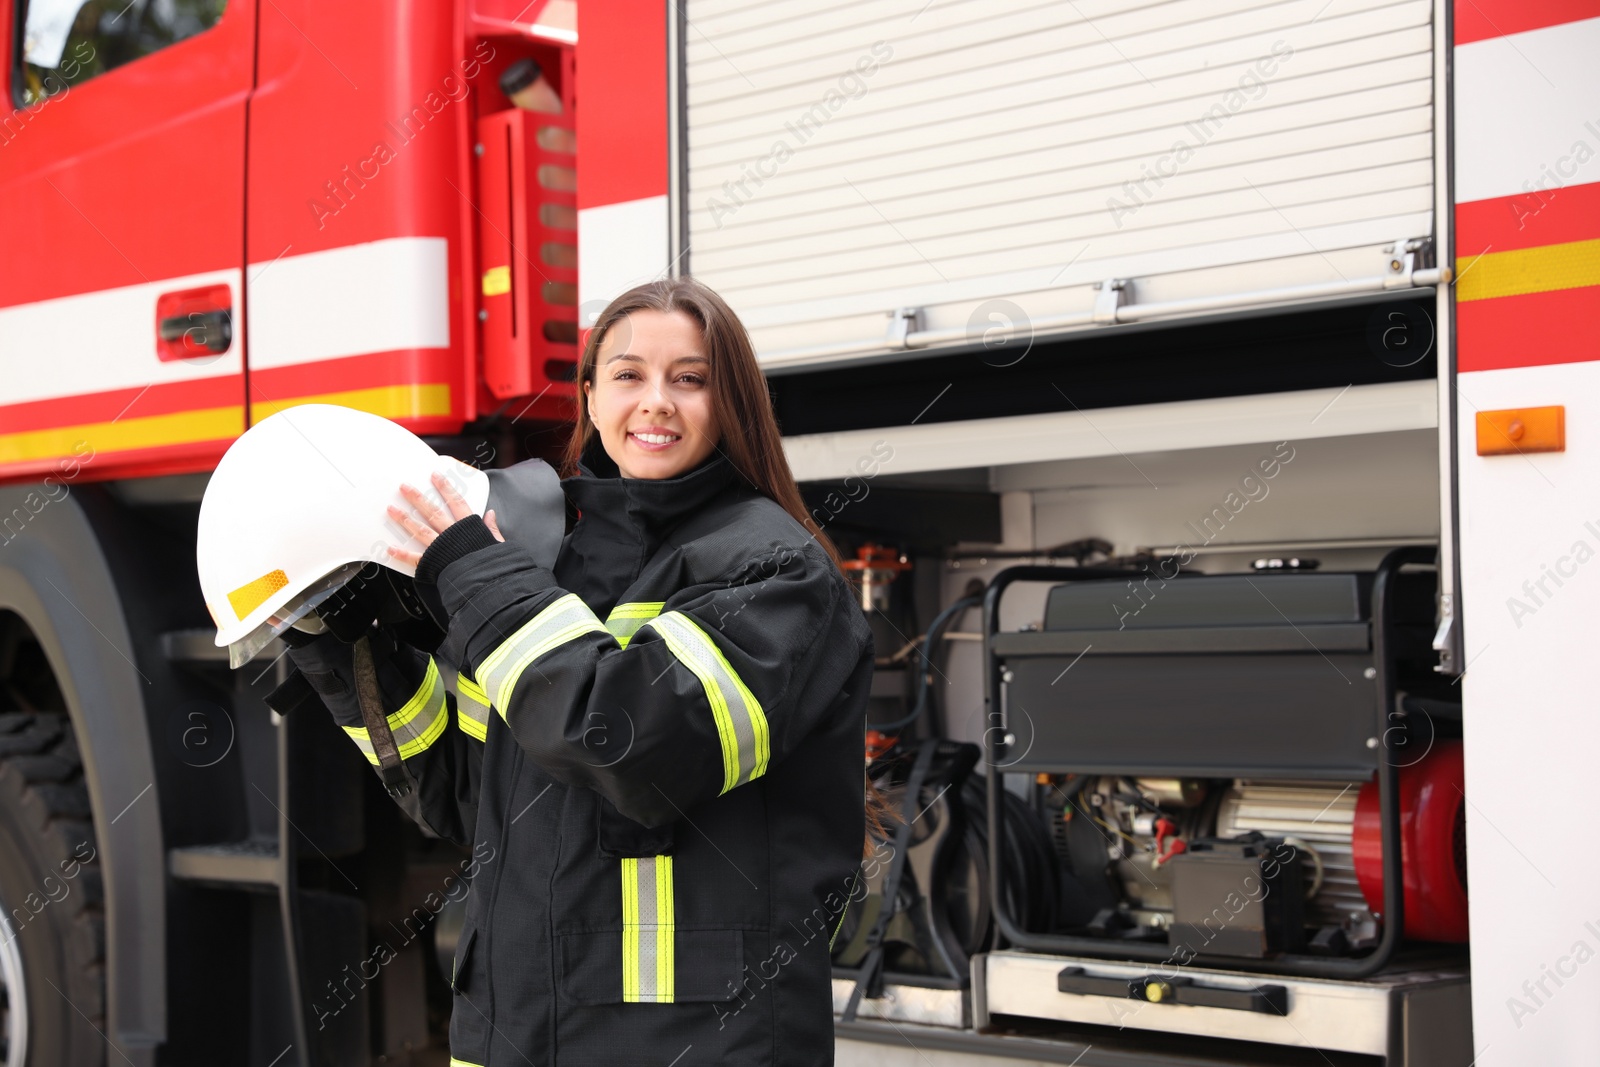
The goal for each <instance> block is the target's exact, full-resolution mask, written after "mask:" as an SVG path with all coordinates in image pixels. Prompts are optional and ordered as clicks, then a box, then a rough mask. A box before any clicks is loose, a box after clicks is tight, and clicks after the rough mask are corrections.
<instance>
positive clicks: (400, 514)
mask: <svg viewBox="0 0 1600 1067" xmlns="http://www.w3.org/2000/svg"><path fill="white" fill-rule="evenodd" d="M433 487H434V488H435V489H437V490H439V495H440V496H442V497H444V502H445V504H446V505H447V506H448V507H449V508H450V513H449V514H448V515H446V514H445V513H444V512H443V511H442V510H440V508H439V507H438V506H437V505H436V504H434V503H433V502H432V501H430V500H429V499H428V498H427V497H426V496H424V495H423V494H422V490H420V489H416V488H414V487H412V486H410V485H406V484H404V483H402V484H401V486H400V495H401V496H403V497H405V498H406V500H407V501H409V502H410V504H411V506H412V507H413V508H415V509H416V511H415V513H408V512H406V511H405V510H403V509H401V508H397V507H395V506H394V505H393V504H390V505H389V509H388V510H389V517H390V518H391V519H393V520H394V521H395V522H397V523H399V524H400V528H401V529H403V530H405V532H406V533H408V534H410V535H411V536H412V537H414V538H416V539H417V540H418V541H420V542H422V547H423V548H424V550H426V548H427V547H428V546H429V545H431V544H433V540H434V538H436V537H438V536H439V535H440V534H442V533H444V532H445V531H446V530H448V529H449V528H450V527H451V526H452V525H454V524H455V523H457V522H459V521H460V520H462V519H464V518H466V517H467V516H469V515H473V514H476V513H475V512H474V511H473V510H472V507H471V506H470V505H469V504H468V503H467V502H466V500H464V499H462V496H461V494H460V493H458V492H456V487H455V486H453V485H451V484H450V479H448V478H446V477H445V476H444V475H442V474H440V473H439V472H437V471H435V472H434V474H433ZM418 516H420V519H419V518H418ZM483 521H484V524H485V525H487V526H488V527H489V532H490V533H492V534H494V539H495V540H496V541H504V540H505V537H503V536H502V535H501V533H500V527H499V525H498V524H497V523H496V522H495V520H494V512H493V511H489V512H486V513H485V514H484V516H483ZM389 555H390V556H391V557H393V558H394V559H397V560H399V561H400V562H402V563H408V564H410V565H411V566H413V567H415V566H416V565H417V562H418V561H419V560H421V559H422V553H421V552H412V551H410V550H409V549H404V548H395V547H393V546H390V548H389Z"/></svg>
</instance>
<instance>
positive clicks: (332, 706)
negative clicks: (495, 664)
mask: <svg viewBox="0 0 1600 1067" xmlns="http://www.w3.org/2000/svg"><path fill="white" fill-rule="evenodd" d="M370 640H371V645H372V658H373V664H374V666H375V667H376V668H377V675H378V688H379V689H380V691H381V692H382V695H383V709H384V711H385V713H386V714H387V715H388V719H389V729H390V730H391V731H392V732H393V733H394V740H395V745H396V747H397V748H398V749H399V751H400V757H401V759H402V761H403V764H404V766H405V769H406V772H407V774H409V775H410V777H411V780H412V783H413V788H412V791H411V793H410V794H409V795H408V796H406V797H402V798H399V800H398V801H397V803H399V805H400V806H401V808H403V809H404V810H405V811H406V813H407V814H409V815H410V816H411V817H412V818H413V819H415V820H416V821H417V822H418V823H420V824H422V825H424V826H426V827H428V828H429V829H430V830H432V831H433V832H434V833H436V834H438V835H439V836H440V837H444V838H447V839H449V840H451V841H454V842H456V843H457V844H461V845H470V844H471V843H472V833H473V829H474V827H475V826H476V825H477V814H478V783H479V776H480V774H481V771H482V764H483V736H484V731H483V728H482V724H483V723H486V722H487V721H488V716H487V714H486V712H487V708H482V709H481V710H480V709H479V707H478V706H477V705H475V704H474V703H473V699H474V697H473V694H475V693H476V687H475V686H473V685H472V683H471V681H470V679H467V680H464V681H462V680H458V681H457V683H456V684H457V688H458V692H459V693H460V694H461V695H460V697H459V698H458V697H457V696H456V695H455V694H452V693H450V692H449V691H448V690H447V688H446V686H445V679H444V673H443V672H444V670H445V669H446V668H443V667H441V665H440V664H439V663H438V662H437V661H436V660H435V659H434V658H433V657H432V656H430V655H428V654H427V653H426V652H423V651H421V650H420V649H417V648H413V647H412V646H410V645H408V644H404V643H402V642H400V641H397V640H396V639H395V638H394V636H393V635H392V634H391V633H390V632H389V631H388V630H386V629H383V628H378V629H375V630H373V632H372V637H371V639H370ZM289 656H290V658H291V659H292V660H293V661H294V664H295V666H296V667H298V668H299V669H300V673H301V674H302V675H304V676H305V679H306V681H307V682H309V683H310V684H311V687H312V688H313V689H315V690H316V691H317V693H318V695H320V696H321V697H322V702H323V703H324V704H325V705H327V707H328V710H329V711H330V712H332V713H333V718H334V721H335V722H336V723H338V724H339V726H340V727H341V728H342V729H343V730H344V732H345V734H346V735H347V736H348V737H349V738H350V740H351V741H352V742H354V743H355V746H356V747H357V748H358V749H359V750H360V751H361V754H362V755H363V756H365V757H366V759H367V762H368V763H370V764H371V765H372V768H373V770H374V772H376V771H377V769H378V766H379V763H378V755H377V752H376V751H375V750H374V748H373V746H372V740H371V738H370V737H369V736H368V733H367V728H366V725H365V720H364V719H363V717H362V714H361V703H360V700H359V698H358V697H357V696H356V683H355V661H354V646H353V645H347V644H344V643H343V642H341V641H339V640H337V639H336V638H334V637H333V636H332V635H331V634H328V635H324V636H322V637H320V638H318V639H317V640H315V641H313V642H311V643H310V644H306V645H302V646H300V647H291V648H290V649H289Z"/></svg>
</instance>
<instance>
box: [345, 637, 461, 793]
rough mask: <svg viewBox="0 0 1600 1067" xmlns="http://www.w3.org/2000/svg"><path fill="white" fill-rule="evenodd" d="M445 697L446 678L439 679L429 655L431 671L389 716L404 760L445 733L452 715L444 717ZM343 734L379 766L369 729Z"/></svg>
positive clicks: (353, 728)
mask: <svg viewBox="0 0 1600 1067" xmlns="http://www.w3.org/2000/svg"><path fill="white" fill-rule="evenodd" d="M444 698H445V689H444V679H443V678H441V677H440V676H439V665H438V664H437V663H435V662H434V661H433V657H431V656H430V657H428V670H427V672H426V673H425V674H423V676H422V684H421V685H419V686H418V687H417V691H416V692H415V693H413V694H412V696H411V699H410V700H408V701H406V703H405V705H404V706H403V707H402V708H401V709H400V710H399V711H397V712H395V713H394V714H392V715H390V716H388V719H389V729H390V730H391V731H392V732H393V733H394V743H395V746H396V747H397V748H398V749H399V750H400V758H401V759H410V758H411V757H412V756H415V755H417V754H418V753H419V752H423V751H425V750H426V749H427V747H428V746H429V745H431V744H433V743H434V741H436V740H438V738H439V735H440V734H442V733H444V728H445V726H446V725H448V723H449V716H448V715H446V714H445V702H444ZM344 732H345V733H347V734H349V735H350V739H351V740H352V741H354V742H355V743H356V747H357V748H359V749H360V750H361V752H362V754H363V755H365V756H366V757H367V762H368V763H370V764H372V765H373V766H374V767H376V766H378V753H377V751H376V750H375V749H374V748H373V747H372V738H371V737H369V736H368V735H367V728H366V727H365V726H346V727H345V728H344Z"/></svg>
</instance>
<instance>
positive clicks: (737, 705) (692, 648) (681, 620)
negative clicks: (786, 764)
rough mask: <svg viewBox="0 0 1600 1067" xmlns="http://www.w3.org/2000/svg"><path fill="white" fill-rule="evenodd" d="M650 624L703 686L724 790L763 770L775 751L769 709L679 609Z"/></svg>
mask: <svg viewBox="0 0 1600 1067" xmlns="http://www.w3.org/2000/svg"><path fill="white" fill-rule="evenodd" d="M646 625H648V626H652V627H654V628H655V629H656V631H657V632H658V633H660V634H661V636H662V638H663V639H665V641H666V642H667V647H668V648H669V649H671V650H672V654H673V655H674V656H676V657H677V658H678V660H679V661H681V662H682V663H683V665H684V666H686V667H688V668H689V669H690V670H691V671H693V672H694V674H695V676H696V677H697V678H699V679H700V684H701V686H702V687H703V688H704V689H705V692H706V701H707V703H709V704H710V705H711V716H712V718H713V719H714V720H715V721H716V724H717V736H718V738H719V739H720V740H721V742H722V771H723V777H722V792H724V793H726V792H727V791H728V790H730V789H732V788H733V787H734V786H736V785H742V784H744V783H745V782H748V781H750V780H751V779H752V778H756V777H759V776H760V775H761V774H763V773H764V772H765V771H766V769H767V759H768V758H769V753H770V751H771V743H770V739H769V735H768V730H767V716H766V713H765V712H764V711H762V710H761V703H760V702H759V701H758V700H756V698H755V694H753V693H751V692H750V689H749V687H748V686H746V685H745V684H744V681H743V680H742V679H741V678H740V677H739V675H738V673H737V672H735V671H734V669H733V665H732V664H731V663H729V662H728V659H727V657H726V656H724V655H723V654H722V650H721V649H720V648H718V647H717V645H716V642H714V641H713V640H711V637H710V635H709V634H707V633H706V632H705V631H704V630H702V629H701V628H700V626H699V624H697V623H696V622H695V621H694V620H693V619H691V618H689V616H687V615H685V614H683V613H682V612H680V611H669V612H667V613H666V614H665V615H658V616H656V617H655V618H654V619H651V620H650V621H649V622H648V623H647V624H646Z"/></svg>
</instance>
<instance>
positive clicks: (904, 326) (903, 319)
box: [886, 308, 922, 348]
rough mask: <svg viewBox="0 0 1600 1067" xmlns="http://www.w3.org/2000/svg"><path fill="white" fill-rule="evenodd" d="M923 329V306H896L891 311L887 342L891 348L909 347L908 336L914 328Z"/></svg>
mask: <svg viewBox="0 0 1600 1067" xmlns="http://www.w3.org/2000/svg"><path fill="white" fill-rule="evenodd" d="M920 329H922V309H921V308H895V309H894V310H893V311H891V312H889V337H888V340H887V342H886V343H887V344H888V346H889V347H890V348H908V347H910V346H909V345H908V344H907V343H906V338H907V336H908V335H909V334H910V333H911V332H912V331H913V330H920Z"/></svg>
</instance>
